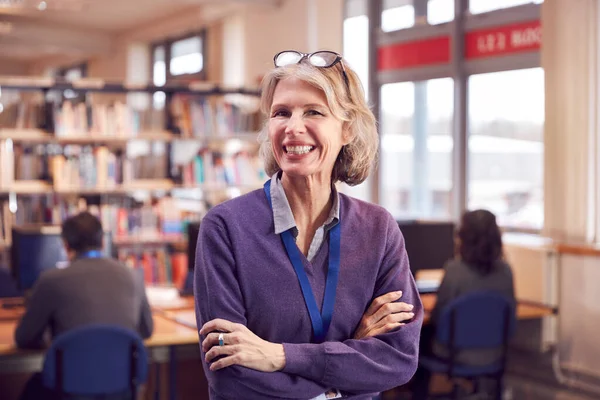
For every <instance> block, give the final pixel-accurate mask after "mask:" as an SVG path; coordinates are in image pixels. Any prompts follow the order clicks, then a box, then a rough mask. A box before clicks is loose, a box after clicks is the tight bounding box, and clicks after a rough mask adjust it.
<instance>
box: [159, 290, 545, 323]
mask: <svg viewBox="0 0 600 400" xmlns="http://www.w3.org/2000/svg"><path fill="white" fill-rule="evenodd" d="M436 300H437V296H436V294H435V293H427V294H422V295H421V301H422V303H423V309H424V311H425V318H424V320H423V322H424V323H428V322H429V317H430V314H431V311H432V310H433V307H434V306H435V302H436ZM157 312H160V313H161V316H162V317H164V318H166V319H169V320H171V321H172V322H175V323H178V324H181V325H183V326H186V327H188V328H190V329H194V330H195V329H196V316H195V311H194V308H193V299H190V306H189V307H187V308H186V307H172V308H165V309H161V310H160V311H157ZM555 313H556V310H555V309H554V308H553V307H550V306H546V305H544V304H537V303H533V302H529V301H526V300H520V301H519V303H518V305H517V319H519V320H527V319H538V318H544V317H548V316H550V315H553V314H555Z"/></svg>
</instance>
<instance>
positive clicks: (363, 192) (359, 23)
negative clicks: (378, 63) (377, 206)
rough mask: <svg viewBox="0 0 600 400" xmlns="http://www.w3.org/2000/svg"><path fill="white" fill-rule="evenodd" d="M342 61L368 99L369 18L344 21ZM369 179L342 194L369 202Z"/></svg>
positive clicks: (357, 17) (345, 186) (353, 18)
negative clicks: (349, 68) (349, 67)
mask: <svg viewBox="0 0 600 400" xmlns="http://www.w3.org/2000/svg"><path fill="white" fill-rule="evenodd" d="M343 34H344V42H343V45H344V49H343V55H344V61H345V62H347V63H348V65H350V66H351V67H352V68H353V69H354V71H356V73H357V75H358V77H359V79H360V81H361V83H362V85H363V88H364V89H365V96H366V97H367V99H368V98H369V41H368V39H369V37H368V36H369V18H368V17H367V16H366V15H359V16H355V17H351V18H347V19H345V20H344V32H343ZM370 188H371V183H370V180H369V178H367V180H365V182H363V183H361V184H360V185H356V186H348V185H343V187H342V190H343V191H344V193H346V194H348V195H350V196H353V197H356V198H359V199H361V200H364V201H371V189H370Z"/></svg>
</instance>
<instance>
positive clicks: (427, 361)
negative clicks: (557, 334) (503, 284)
mask: <svg viewBox="0 0 600 400" xmlns="http://www.w3.org/2000/svg"><path fill="white" fill-rule="evenodd" d="M436 323H437V326H436V340H437V341H438V343H440V344H442V345H443V346H444V347H446V348H447V349H448V354H449V355H448V357H447V358H439V357H428V356H424V357H421V359H420V360H419V364H420V366H421V367H422V368H425V369H427V370H429V371H431V372H433V373H444V374H446V375H447V376H448V378H449V379H450V380H451V381H452V382H453V391H452V398H453V399H457V398H458V395H459V386H458V384H457V382H456V380H455V378H463V379H467V380H471V381H473V382H474V383H475V390H477V378H484V377H486V378H491V379H493V380H495V381H496V398H497V399H501V398H502V391H503V386H504V385H503V384H504V382H503V378H504V370H505V367H506V355H507V352H508V342H509V340H510V338H511V337H512V335H513V334H514V331H515V328H516V315H515V304H514V301H512V299H508V298H507V297H505V296H503V295H500V294H498V293H495V292H473V293H469V294H466V295H463V296H461V297H459V298H457V299H455V300H453V301H452V302H450V303H449V304H448V305H447V306H446V307H444V309H443V310H442V311H441V313H440V316H439V319H438V321H436ZM488 349H500V350H501V352H500V356H499V358H498V359H497V360H496V361H494V362H493V363H492V364H489V365H478V366H471V365H463V364H459V363H457V362H456V355H457V354H458V353H459V352H461V351H463V350H488Z"/></svg>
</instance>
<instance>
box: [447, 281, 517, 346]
mask: <svg viewBox="0 0 600 400" xmlns="http://www.w3.org/2000/svg"><path fill="white" fill-rule="evenodd" d="M515 327H516V316H515V304H514V301H513V300H512V299H509V298H507V297H506V296H503V295H501V294H499V293H496V292H489V291H479V292H472V293H468V294H465V295H463V296H460V297H458V298H457V299H455V300H453V301H451V302H450V303H449V304H448V305H447V306H446V307H444V309H443V310H442V312H441V314H440V317H439V320H438V322H437V330H436V339H437V340H438V342H440V343H441V344H443V345H445V346H447V347H448V348H450V349H453V350H456V351H459V350H466V349H486V348H499V347H502V346H506V344H507V341H508V339H509V338H510V337H511V336H512V335H513V333H514V331H515Z"/></svg>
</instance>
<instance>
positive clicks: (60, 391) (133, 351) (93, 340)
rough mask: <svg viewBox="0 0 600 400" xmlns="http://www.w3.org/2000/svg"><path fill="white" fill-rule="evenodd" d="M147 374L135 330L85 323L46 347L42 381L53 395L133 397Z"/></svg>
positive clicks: (138, 337) (145, 360)
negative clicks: (122, 395)
mask: <svg viewBox="0 0 600 400" xmlns="http://www.w3.org/2000/svg"><path fill="white" fill-rule="evenodd" d="M147 378H148V355H147V353H146V348H145V347H144V343H143V341H142V339H141V337H140V336H139V334H137V332H134V331H130V330H128V329H125V328H122V327H119V326H113V325H99V324H98V325H88V326H85V327H82V328H78V329H74V330H72V331H69V332H66V333H64V334H62V335H60V336H58V337H57V338H56V340H54V341H53V343H52V345H51V346H50V348H49V349H48V352H47V354H46V357H45V359H44V366H43V370H42V382H43V385H44V387H45V388H46V389H48V390H50V391H52V392H53V393H54V394H55V395H56V397H58V398H60V399H62V398H64V397H65V396H85V397H92V398H94V397H96V396H103V397H104V398H105V397H106V396H109V395H118V394H127V393H128V395H127V397H128V398H131V399H136V398H137V393H138V386H139V385H140V384H142V383H145V382H146V380H147Z"/></svg>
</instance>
